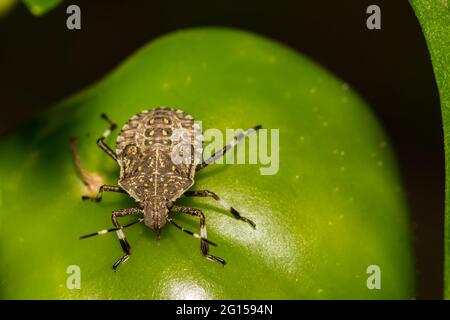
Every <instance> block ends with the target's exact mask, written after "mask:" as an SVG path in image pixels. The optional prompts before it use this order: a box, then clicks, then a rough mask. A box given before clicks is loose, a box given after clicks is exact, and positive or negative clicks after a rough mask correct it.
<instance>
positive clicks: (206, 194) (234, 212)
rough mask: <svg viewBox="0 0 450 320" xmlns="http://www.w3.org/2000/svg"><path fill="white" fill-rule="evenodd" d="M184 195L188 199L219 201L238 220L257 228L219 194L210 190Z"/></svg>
mask: <svg viewBox="0 0 450 320" xmlns="http://www.w3.org/2000/svg"><path fill="white" fill-rule="evenodd" d="M184 195H185V196H187V197H211V198H213V199H214V200H216V201H218V202H219V203H220V204H221V205H222V207H224V208H225V209H226V210H228V211H229V212H230V213H231V214H232V215H233V216H234V217H235V218H236V219H239V220H242V221H244V222H247V223H248V224H249V225H251V226H252V227H253V228H256V224H255V223H254V222H253V221H252V220H250V219H248V218H246V217H243V216H241V215H240V214H239V212H237V210H236V209H234V208H233V207H232V206H230V205H229V204H228V203H227V202H225V201H224V200H222V199H221V198H220V197H219V196H218V195H217V194H215V193H214V192H212V191H209V190H193V191H186V192H185V193H184Z"/></svg>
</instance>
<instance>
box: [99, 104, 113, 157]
mask: <svg viewBox="0 0 450 320" xmlns="http://www.w3.org/2000/svg"><path fill="white" fill-rule="evenodd" d="M101 117H102V119H104V120H106V121H107V122H108V123H109V128H108V129H106V131H105V132H103V134H102V135H101V136H100V138H98V140H97V145H98V146H99V147H100V149H102V150H103V151H104V152H105V153H106V154H107V155H108V156H110V157H111V158H112V159H113V160H115V161H117V155H116V153H115V152H114V151H113V150H112V149H111V148H110V147H109V146H108V145H107V144H106V142H105V139H106V138H107V137H108V136H109V135H110V134H111V132H113V131H114V130H115V129H116V128H117V125H116V124H115V123H114V122H112V121H111V120H110V119H109V118H108V117H107V116H106V114H104V113H102V115H101Z"/></svg>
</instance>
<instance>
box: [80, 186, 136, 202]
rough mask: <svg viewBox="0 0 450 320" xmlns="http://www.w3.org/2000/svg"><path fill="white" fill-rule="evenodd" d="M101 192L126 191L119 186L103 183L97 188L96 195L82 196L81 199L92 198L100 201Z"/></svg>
mask: <svg viewBox="0 0 450 320" xmlns="http://www.w3.org/2000/svg"><path fill="white" fill-rule="evenodd" d="M103 192H120V193H125V194H126V193H127V192H126V191H125V190H123V189H122V188H121V187H119V186H109V185H106V184H104V185H102V186H101V187H100V189H99V190H98V193H97V196H95V197H90V196H82V197H81V199H82V200H92V201H95V202H100V201H102V197H103Z"/></svg>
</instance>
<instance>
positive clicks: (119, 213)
mask: <svg viewBox="0 0 450 320" xmlns="http://www.w3.org/2000/svg"><path fill="white" fill-rule="evenodd" d="M141 212H142V210H141V209H139V208H129V209H122V210H118V211H114V212H113V213H112V215H111V220H112V223H113V225H114V227H116V228H117V229H118V230H117V231H116V233H117V236H118V237H119V241H120V246H121V247H122V250H123V251H124V252H125V254H124V255H123V256H122V257H121V258H120V259H119V260H117V261H116V262H115V263H114V264H113V267H112V268H113V269H114V271H115V270H117V268H118V267H119V266H120V265H121V264H122V263H124V262H125V261H127V260H128V258H129V257H130V255H131V246H130V244H129V243H128V241H127V238H126V236H125V233H124V232H123V230H122V229H123V226H121V225H120V224H119V222H118V221H117V218H120V217H126V216H130V215H133V214H137V213H141Z"/></svg>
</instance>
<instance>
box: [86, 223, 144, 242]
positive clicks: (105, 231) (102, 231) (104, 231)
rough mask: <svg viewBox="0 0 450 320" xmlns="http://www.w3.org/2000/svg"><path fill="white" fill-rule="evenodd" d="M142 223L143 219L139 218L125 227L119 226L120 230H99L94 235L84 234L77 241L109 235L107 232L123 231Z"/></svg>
mask: <svg viewBox="0 0 450 320" xmlns="http://www.w3.org/2000/svg"><path fill="white" fill-rule="evenodd" d="M142 221H144V218H140V219H138V220H136V221H133V222H130V223H128V224H126V225H123V226H121V227H120V228H112V229H104V230H100V231H97V232H94V233H90V234H86V235H84V236H81V237H80V238H79V239H80V240H81V239H86V238H90V237H93V236H98V235H101V234H106V233H109V232H114V231H118V230H121V229H125V228H128V227H131V226H133V225H135V224H137V223H141V222H142Z"/></svg>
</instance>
